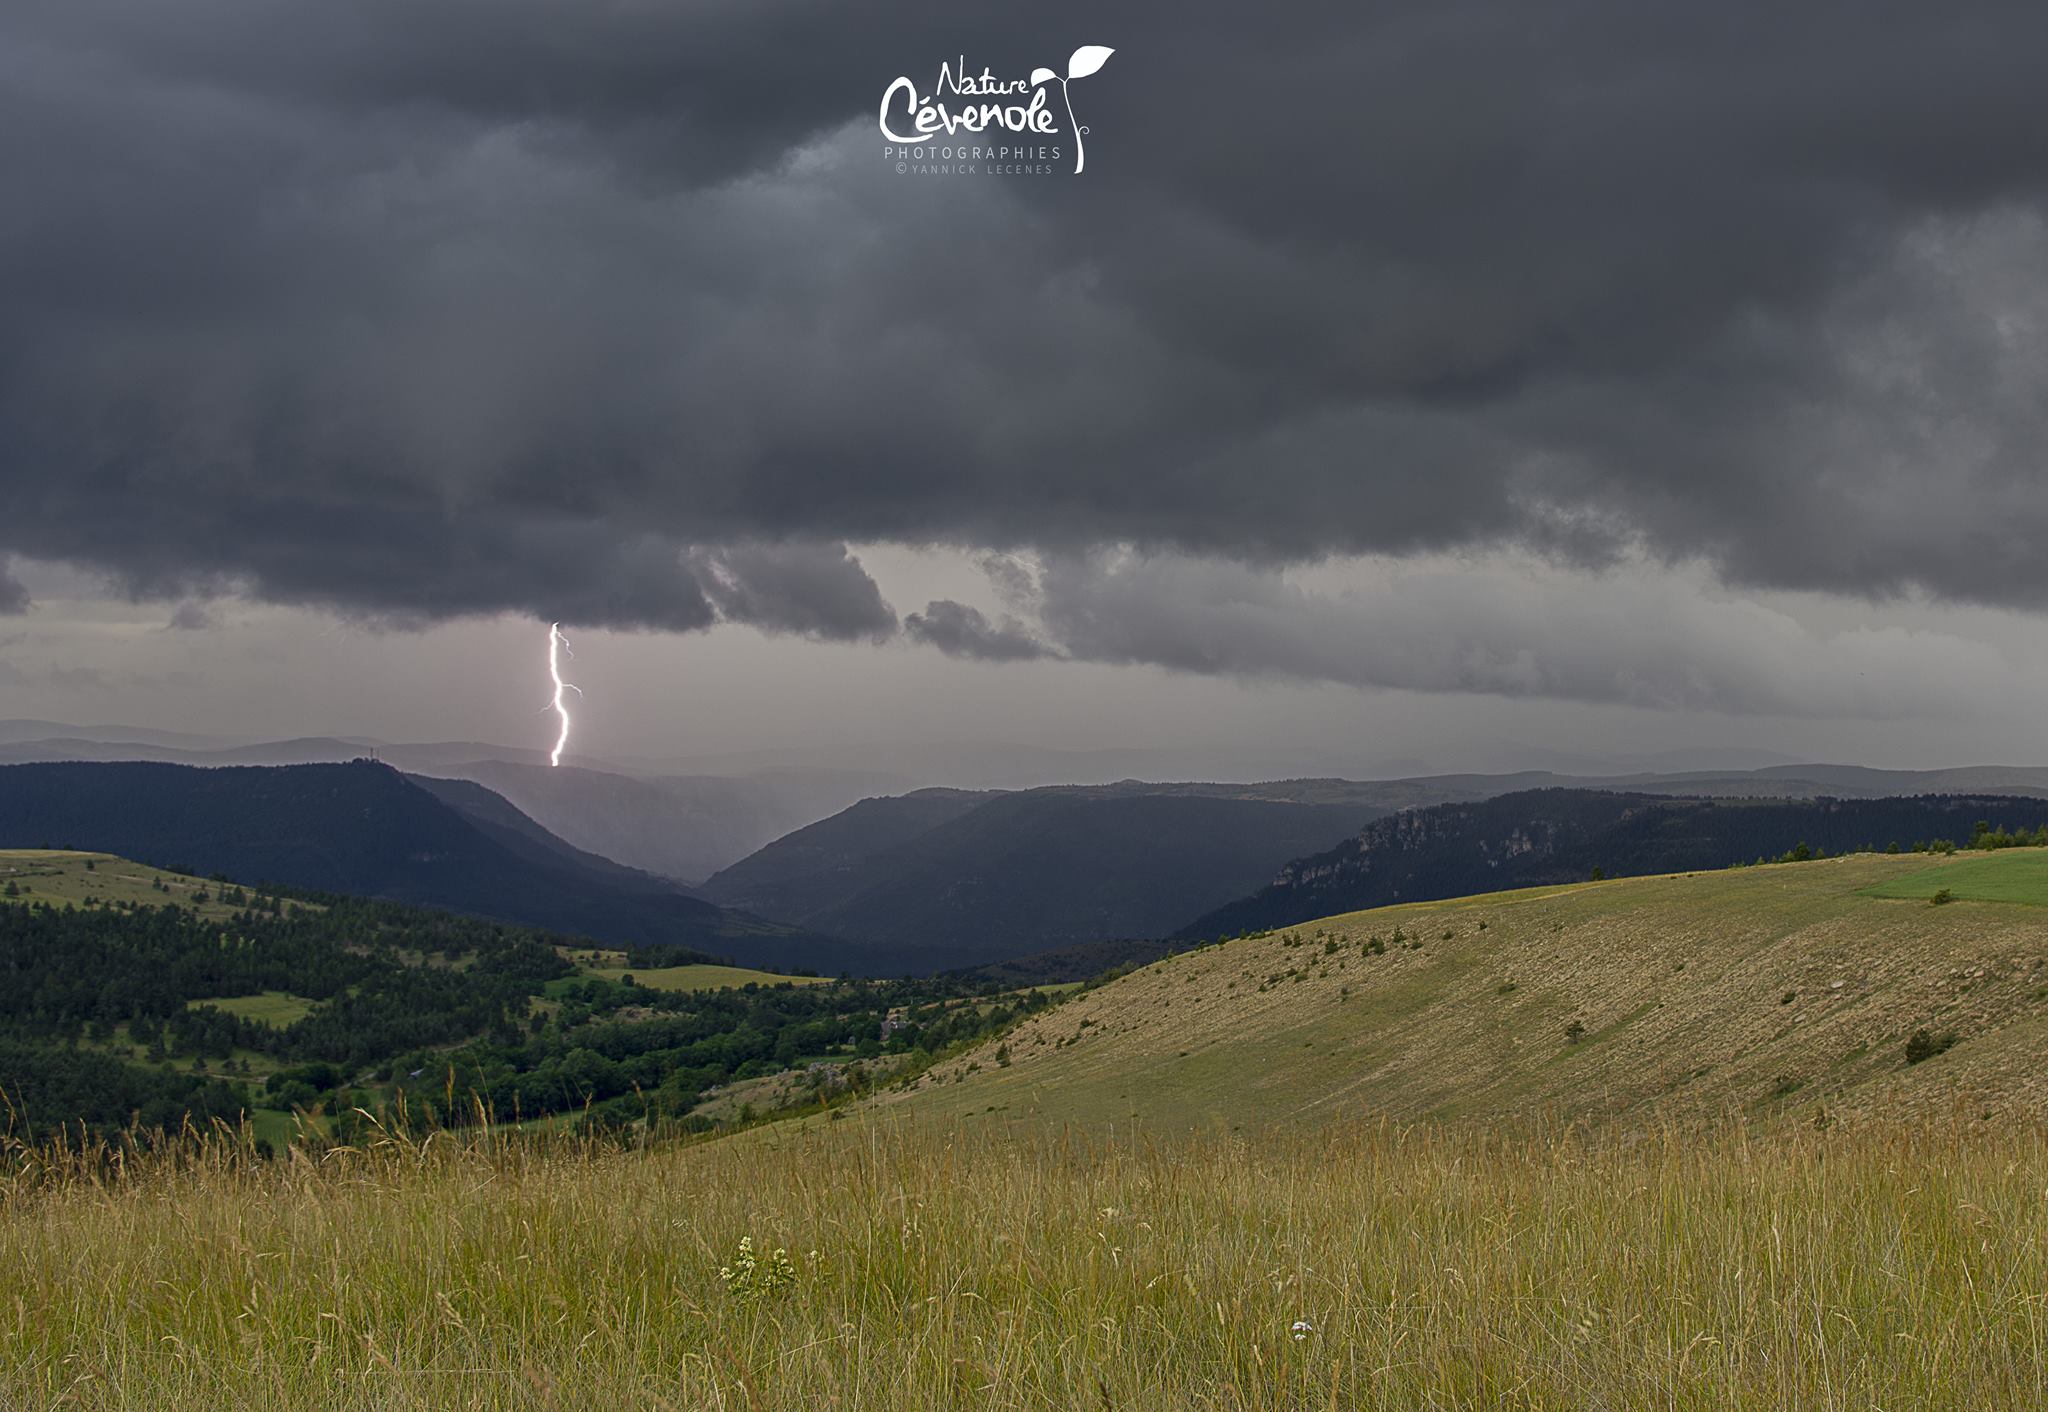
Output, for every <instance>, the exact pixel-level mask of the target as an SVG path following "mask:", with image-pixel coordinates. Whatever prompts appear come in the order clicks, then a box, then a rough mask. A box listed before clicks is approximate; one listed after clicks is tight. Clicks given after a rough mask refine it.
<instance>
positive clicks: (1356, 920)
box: [891, 849, 2048, 1131]
mask: <svg viewBox="0 0 2048 1412" xmlns="http://www.w3.org/2000/svg"><path fill="white" fill-rule="evenodd" d="M2044 880H2048V852H2043V851H2042V850H2037V849H2012V850H2008V851H2005V852H2000V853H1993V854H1988V855H1976V856H1968V857H1962V858H1958V859H1954V860H1942V859H1933V858H1925V857H1914V856H1911V855H1908V856H1905V857H1889V856H1859V857H1852V858H1841V859H1832V860H1825V861H1820V862H1810V863H1798V864H1781V865H1774V866H1766V867H1757V868H1743V869H1737V870H1732V871H1728V872H1716V873H1702V874H1695V875H1675V876H1669V877H1656V878H1634V879H1625V880H1616V881H1609V882H1597V883H1586V884H1581V885H1576V886H1570V887H1563V888H1555V889H1549V890H1542V891H1531V892H1524V893H1502V894H1495V895H1490V896H1483V897H1475V898H1469V899H1464V900H1460V901H1453V902H1441V903H1425V904H1416V905H1412V906H1402V907H1390V908H1385V909H1381V910H1377V911H1371V912H1359V913H1353V914H1350V915H1347V916H1342V917H1337V918H1332V919H1329V920H1326V921H1323V922H1312V923H1308V924H1305V925H1303V926H1300V927H1296V928H1292V929H1290V930H1288V931H1286V932H1281V933H1275V934H1272V935H1268V936H1263V937H1254V938H1246V939H1240V940H1237V941H1232V942H1228V943H1225V944H1223V945H1220V946H1213V947H1209V948H1205V949H1203V950H1200V951H1195V952H1190V953H1187V954H1183V955H1180V956H1176V957H1173V958H1170V959H1168V960H1166V961H1163V962H1161V963H1159V964H1156V965H1153V966H1151V967H1148V968H1146V969H1144V970H1142V971H1139V972H1136V973H1134V974H1132V975H1130V976H1127V977H1124V978H1123V979H1120V980H1118V981H1116V982H1114V983H1112V984H1110V985H1107V986H1104V987H1102V988H1100V989H1098V990H1095V991H1093V992H1091V993H1089V994H1087V995H1084V996H1082V997H1080V998H1078V999H1076V1000H1074V1001H1073V1002H1071V1003H1069V1004H1067V1005H1064V1006H1062V1007H1061V1008H1059V1009H1058V1010H1056V1011H1053V1012H1051V1013H1050V1014H1047V1015H1044V1016H1041V1017H1038V1018H1036V1019H1033V1020H1032V1021H1030V1022H1029V1023H1027V1024H1025V1025H1024V1026H1022V1027H1021V1028H1020V1029H1018V1030H1017V1031H1015V1032H1014V1033H1012V1034H1011V1035H1010V1036H1008V1038H1007V1041H1006V1043H1005V1045H1004V1046H1003V1047H1002V1048H1001V1049H1000V1050H997V1049H996V1048H994V1047H989V1048H985V1049H983V1050H981V1051H979V1052H977V1053H975V1054H973V1055H971V1056H968V1057H965V1058H962V1059H959V1060H956V1061H953V1062H951V1063H949V1064H947V1065H944V1066H942V1067H940V1068H939V1069H936V1070H934V1071H932V1072H931V1073H929V1074H927V1075H926V1076H925V1077H924V1078H923V1079H922V1080H921V1081H920V1082H919V1083H918V1084H917V1086H916V1088H915V1089H914V1090H913V1091H911V1092H909V1093H907V1094H900V1095H894V1096H892V1099H891V1101H892V1102H894V1103H895V1104H896V1105H897V1106H899V1107H901V1108H903V1109H906V1110H908V1111H911V1112H916V1113H921V1114H927V1115H934V1116H941V1117H960V1118H970V1119H972V1120H974V1121H977V1122H995V1123H999V1124H1011V1123H1020V1122H1021V1123H1025V1124H1035V1125H1044V1124H1050V1125H1059V1124H1063V1123H1076V1122H1079V1123H1086V1124H1106V1123H1123V1124H1131V1123H1137V1124H1141V1125H1143V1126H1145V1127H1147V1128H1152V1129H1171V1128H1175V1127H1192V1128H1202V1127H1210V1126H1214V1127H1218V1128H1221V1129H1223V1130H1226V1131H1227V1130H1231V1129H1237V1128H1244V1129H1247V1130H1250V1129H1255V1128H1269V1127H1273V1126H1275V1125H1288V1124H1292V1125H1308V1124H1322V1123H1328V1122H1331V1121H1333V1120H1337V1119H1341V1118H1361V1117H1371V1116H1375V1115H1387V1116H1391V1117H1393V1118H1396V1119H1399V1120H1404V1121H1411V1120H1416V1119H1425V1118H1441V1119H1449V1120H1471V1121H1477V1122H1488V1123H1490V1122H1494V1121H1497V1120H1499V1119H1502V1118H1509V1117H1532V1116H1539V1115H1540V1116H1546V1117H1551V1118H1563V1119H1579V1118H1585V1119H1592V1120H1608V1119H1615V1118H1622V1119H1629V1120H1642V1119H1647V1118H1651V1117H1669V1116H1681V1115H1694V1116H1697V1115H1702V1114H1711V1115H1716V1116H1725V1115H1731V1114H1732V1115H1738V1116H1743V1117H1762V1118H1780V1117H1791V1118H1798V1119H1800V1120H1807V1119H1814V1120H1825V1119H1826V1118H1829V1117H1835V1116H1842V1115H1846V1114H1849V1113H1859V1112H1860V1113H1882V1114H1891V1115H1922V1114H1931V1113H1941V1114H1947V1113H1948V1112H1950V1111H1951V1110H1960V1111H1964V1112H1966V1113H1968V1114H1969V1115H1971V1116H1973V1117H1975V1118H1978V1119H1983V1120H1990V1121H1994V1122H1996V1121H2002V1120H2007V1119H2011V1118H2014V1117H2018V1116H2021V1115H2024V1116H2027V1117H2039V1116H2041V1115H2043V1114H2044V1113H2048V1065H2044V1063H2043V1062H2042V1060H2043V1055H2044V1053H2048V909H2043V908H2042V907H2040V906H2037V905H2031V904H2033V903H2035V902H2038V901H2040V900H2043V893H2044V887H2043V883H2044ZM1945 887H1946V888H1949V891H1950V895H1951V897H1952V898H1953V899H1955V900H1952V901H1949V902H1948V903H1947V904H1946V905H1936V904H1935V903H1933V902H1932V900H1931V899H1932V897H1933V896H1934V894H1936V893H1937V892H1938V891H1939V890H1941V889H1942V888H1945ZM1887 893H1897V894H1901V895H1898V896H1887V895H1873V894H1887ZM1921 1030H1925V1031H1927V1032H1928V1033H1927V1035H1925V1036H1923V1037H1922V1039H1921V1040H1920V1043H1919V1044H1918V1045H1916V1046H1915V1048H1914V1052H1913V1056H1912V1057H1913V1058H1915V1059H1916V1060H1917V1062H1910V1063H1909V1062H1908V1060H1909V1055H1908V1045H1909V1043H1910V1042H1911V1041H1912V1040H1913V1038H1914V1036H1915V1034H1916V1032H1918V1031H1921ZM1944 1046H1947V1047H1946V1048H1945V1049H1944ZM1929 1050H1939V1051H1942V1052H1935V1053H1928V1052H1927V1051H1929Z"/></svg>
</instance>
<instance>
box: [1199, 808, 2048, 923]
mask: <svg viewBox="0 0 2048 1412" xmlns="http://www.w3.org/2000/svg"><path fill="white" fill-rule="evenodd" d="M1980 819H1981V820H1984V821H1986V822H1988V823H1989V824H1990V825H1991V826H1992V827H1994V828H2005V829H2008V830H2013V831H2016V830H2019V829H2023V828H2024V829H2032V828H2035V827H2038V826H2039V825H2040V824H2042V823H2043V822H2048V801H2043V800H2040V799H2034V798H2027V797H2018V796H1997V795H1917V796H1897V797H1886V798H1879V799H1837V798H1823V799H1817V800H1803V799H1754V798H1749V799H1686V798H1670V797H1667V796H1662V795H1654V794H1645V793H1621V792H1615V791H1607V790H1583V789H1542V790H1530V791H1524V792H1519V793H1515V794H1505V795H1499V796H1496V797H1495V798H1492V799H1487V800H1482V801H1478V802H1473V803H1457V804H1444V805H1438V806H1435V807H1433V808H1428V809H1417V810H1411V811H1408V812H1405V813H1401V814H1396V815H1393V816H1391V817H1388V818H1384V819H1380V820H1377V821H1375V822H1373V823H1370V824H1367V825H1366V826H1365V828H1364V829H1362V830H1361V831H1360V832H1359V834H1358V835H1357V836H1356V837H1355V838H1352V839H1348V840H1346V841H1345V842H1344V843H1341V844H1339V845H1338V846H1337V847H1335V848H1332V849H1327V850H1324V851H1322V852H1319V853H1315V854H1311V855H1308V856H1305V857H1302V858H1299V859H1296V860H1294V861H1292V862H1290V863H1288V864H1287V865H1286V866H1285V867H1284V868H1282V869H1280V871H1279V873H1278V874H1277V876H1276V877H1275V878H1274V879H1273V881H1272V882H1270V883H1269V884H1268V885H1267V886H1266V887H1264V888H1262V889H1260V890H1259V891H1258V892H1256V893H1253V894H1252V895H1250V896H1248V897H1245V898H1242V899H1240V900H1238V901H1236V902H1233V903H1230V904H1228V905H1226V906H1223V907H1219V908H1217V909H1215V910H1214V911H1211V912H1209V913H1206V914H1204V915H1203V916H1201V917H1199V918H1197V919H1196V920H1195V921H1194V922H1192V923H1190V924H1188V925H1187V926H1184V927H1182V928H1181V929H1180V930H1179V931H1178V932H1177V933H1175V936H1176V938H1177V939H1178V940H1181V941H1197V940H1208V939H1211V938H1214V937H1219V936H1232V935H1236V934H1237V933H1239V932H1244V931H1264V930H1267V929H1270V928H1274V927H1285V926H1293V925H1295V924H1297V923H1300V922H1305V921H1309V920H1312V919H1314V918H1317V917H1326V916H1334V915H1337V914H1339V913H1344V912H1355V911H1359V910H1361V909H1364V908H1368V907H1383V906H1389V905H1392V904H1394V903H1398V902H1418V901H1429V900H1435V899H1439V898H1448V897H1464V896H1470V895H1475V894H1481V893H1487V892H1498V891H1501V890H1504V889H1508V888H1518V887H1533V886H1540V885H1543V884H1548V883H1562V882H1582V881H1584V880H1585V879H1586V878H1587V877H1588V876H1589V875H1590V874H1591V873H1592V871H1593V870H1594V869H1595V868H1598V869H1600V870H1602V871H1603V872H1604V873H1606V874H1607V875H1609V876H1613V877H1624V876H1639V875H1644V874H1651V873H1669V872H1684V871H1688V870H1693V869H1712V868H1725V867H1728V866H1729V865H1731V864H1735V863H1745V862H1750V861H1753V860H1755V859H1757V858H1759V857H1763V858H1772V857H1776V856H1778V855H1780V854H1782V853H1785V852H1787V851H1789V850H1791V849H1793V848H1794V847H1796V846H1797V845H1798V844H1800V843H1806V844H1808V845H1810V846H1811V847H1813V848H1816V849H1824V850H1826V851H1827V852H1829V853H1845V852H1853V851H1856V850H1859V849H1868V848H1873V847H1874V848H1879V849H1882V848H1884V847H1886V846H1887V845H1889V844H1891V843H1898V844H1899V845H1900V846H1901V847H1904V848H1910V847H1911V846H1912V845H1913V844H1915V843H1917V842H1926V841H1930V840H1933V839H1936V838H1948V839H1951V840H1956V841H1961V840H1966V839H1968V838H1969V836H1970V833H1971V830H1972V828H1973V827H1974V825H1975V823H1976V821H1978V820H1980Z"/></svg>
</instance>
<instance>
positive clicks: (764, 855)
mask: <svg viewBox="0 0 2048 1412" xmlns="http://www.w3.org/2000/svg"><path fill="white" fill-rule="evenodd" d="M1380 795H1381V791H1380V789H1379V787H1378V786H1371V785H1366V786H1361V785H1355V784H1350V783H1347V782H1344V781H1327V780H1308V781H1281V782H1274V783H1269V784H1262V785H1206V784H1168V785H1152V784H1145V783H1142V782H1138V781H1126V782H1124V783H1122V784H1117V785H1090V786H1050V787H1047V788H1044V789H1034V790H1020V791H1015V792H1011V793H998V794H988V795H982V794H974V793H968V792H964V791H943V790H928V791H919V792H917V793H913V794H909V795H902V796H897V797H894V798H886V799H869V800H863V801H862V802H861V803H859V804H857V805H854V806H853V807H852V808H850V809H848V810H846V811H844V812H842V813H841V814H838V815H835V816H834V817H833V818H830V819H826V820H822V821H820V822H819V823H816V824H812V825H810V826H809V827H807V828H803V829H799V830H797V831H796V832H795V833H793V834H791V835H789V836H788V837H786V838H783V839H779V840H777V841H776V842H775V843H773V844H770V845H769V846H768V847H767V848H764V849H763V850H761V851H760V852H759V853H757V854H755V855H753V856H752V857H750V858H747V859H744V860H742V861H741V862H739V863H736V864H734V865H733V866H732V867H730V868H727V869H724V870H723V871H721V872H719V873H717V874H715V875H714V876H713V877H711V878H710V879H709V880H708V881H706V882H705V883H704V885H703V887H702V891H703V894H704V895H705V896H706V897H709V898H711V899H712V900H714V901H718V902H722V903H724V904H726V905H729V906H744V907H746V908H747V909H748V910H751V911H757V912H760V913H761V914H762V915H764V916H772V917H775V918H776V919H778V920H780V921H786V922H789V923H792V924H796V925H802V926H806V927H810V928H814V929H816V930H818V931H823V932H827V933H830V934H831V935H834V936H844V937H846V938H848V939H849V940H851V941H856V942H863V943H866V944H870V945H874V944H881V943H894V944H898V945H904V946H917V947H920V948H923V949H925V950H926V951H927V952H929V953H930V954H932V955H934V956H940V957H943V958H944V959H943V961H942V963H941V964H944V965H946V966H949V967H964V966H972V965H978V964H983V963H987V962H992V961H1000V960H1005V959H1008V958H1011V957H1017V956H1022V955H1026V954H1029V953H1031V952H1036V951H1044V950H1048V949H1051V948H1055V947H1065V946H1071V945H1074V944H1076V943H1086V942H1101V941H1109V940H1114V939H1118V938H1130V937H1147V936H1159V935H1162V934H1164V933H1165V932H1168V931H1170V930H1172V929H1173V928H1174V927H1175V926H1177V925H1179V924H1180V923H1181V922H1183V921H1185V920H1186V919H1187V918H1188V917H1190V916H1191V915H1194V914H1196V913H1198V912H1200V911H1202V910H1205V909H1206V908H1208V907H1211V906H1214V905H1216V904H1217V903H1219V902H1221V901H1223V900H1226V899H1228V898H1229V897H1230V896H1231V895H1233V894H1234V893H1236V894H1241V893H1242V892H1244V891H1245V890H1247V889H1249V888H1250V887H1253V886H1256V885H1257V882H1258V881H1259V880H1260V879H1263V878H1269V877H1271V876H1272V873H1273V870H1274V869H1275V868H1277V867H1279V866H1281V864H1283V863H1284V862H1285V861H1286V860H1287V858H1288V857H1289V856H1298V854H1299V853H1300V851H1302V850H1304V849H1313V848H1316V847H1319V846H1322V845H1324V844H1326V843H1327V841H1328V840H1329V839H1331V838H1333V837H1339V836H1342V835H1343V834H1345V833H1349V832H1352V831H1354V830H1356V829H1357V828H1358V827H1359V825H1360V824H1362V823H1363V822H1365V821H1366V820H1368V819H1371V818H1374V817H1377V816H1378V815H1379V814H1382V813H1384V812H1385V808H1384V807H1383V806H1380V805H1377V804H1374V803H1370V802H1368V801H1369V800H1371V799H1373V798H1376V797H1380Z"/></svg>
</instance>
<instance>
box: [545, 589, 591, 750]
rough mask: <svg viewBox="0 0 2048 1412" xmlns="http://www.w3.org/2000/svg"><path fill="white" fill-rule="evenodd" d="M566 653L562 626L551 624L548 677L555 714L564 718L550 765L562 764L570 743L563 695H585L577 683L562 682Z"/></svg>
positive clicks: (567, 649)
mask: <svg viewBox="0 0 2048 1412" xmlns="http://www.w3.org/2000/svg"><path fill="white" fill-rule="evenodd" d="M564 652H569V639H568V638H566V637H563V636H562V625H561V624H560V623H550V624H549V625H548V676H549V677H550V678H551V679H552V680H553V681H554V683H555V699H554V702H553V703H552V704H553V706H554V710H555V714H556V715H557V716H560V717H561V718H562V731H561V734H559V735H557V736H556V737H555V748H554V750H553V751H552V752H550V753H549V755H548V763H549V764H550V765H559V764H561V763H562V748H563V747H564V746H566V745H567V744H568V743H569V708H568V707H567V706H566V705H564V704H563V702H562V693H563V692H565V691H573V692H575V693H576V694H577V695H578V696H581V695H582V694H583V688H582V687H580V686H578V685H576V683H575V682H572V681H563V680H562V654H563V653H564ZM569 655H570V656H571V657H574V656H575V655H576V654H575V653H574V652H569Z"/></svg>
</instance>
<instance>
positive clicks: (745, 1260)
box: [718, 1236, 796, 1300]
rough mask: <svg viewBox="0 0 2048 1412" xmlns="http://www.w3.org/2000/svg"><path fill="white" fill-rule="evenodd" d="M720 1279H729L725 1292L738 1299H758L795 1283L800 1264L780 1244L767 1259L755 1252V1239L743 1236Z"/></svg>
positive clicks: (726, 1281) (720, 1267) (723, 1268)
mask: <svg viewBox="0 0 2048 1412" xmlns="http://www.w3.org/2000/svg"><path fill="white" fill-rule="evenodd" d="M718 1278H719V1279H721V1280H723V1281H724V1282H725V1292H726V1293H727V1294H729V1295H731V1296H732V1297H733V1298H734V1299H738V1300H754V1299H760V1298H762V1297H763V1296H765V1295H770V1294H775V1293H777V1292H779V1291H781V1290H785V1289H787V1288H789V1286H791V1285H793V1284H795V1283H796V1266H795V1265H794V1264H793V1263H791V1261H790V1258H789V1252H788V1251H787V1250H784V1249H783V1248H782V1247H781V1246H779V1245H778V1246H776V1247H775V1249H774V1251H773V1252H772V1253H771V1254H770V1255H769V1256H768V1258H767V1259H765V1260H764V1259H762V1258H761V1257H760V1256H758V1255H756V1254H755V1253H754V1238H753V1237H752V1236H741V1237H740V1248H739V1253H738V1254H736V1255H734V1256H733V1258H732V1263H731V1264H730V1265H720V1266H719V1267H718Z"/></svg>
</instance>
